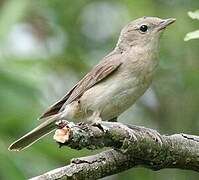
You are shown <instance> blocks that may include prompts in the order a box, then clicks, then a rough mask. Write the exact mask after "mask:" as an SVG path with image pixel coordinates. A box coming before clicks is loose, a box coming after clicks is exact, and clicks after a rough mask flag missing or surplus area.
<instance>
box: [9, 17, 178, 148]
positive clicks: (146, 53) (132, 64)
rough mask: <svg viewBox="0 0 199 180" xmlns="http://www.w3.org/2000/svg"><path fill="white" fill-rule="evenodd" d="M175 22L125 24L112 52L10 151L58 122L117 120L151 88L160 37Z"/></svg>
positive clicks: (151, 20)
mask: <svg viewBox="0 0 199 180" xmlns="http://www.w3.org/2000/svg"><path fill="white" fill-rule="evenodd" d="M174 21H175V19H173V18H170V19H160V18H157V17H142V18H139V19H136V20H135V21H132V22H130V23H129V24H127V25H126V26H125V27H124V28H123V29H122V31H121V34H120V36H119V40H118V43H117V45H116V47H115V48H114V50H113V51H112V52H110V53H109V54H108V55H107V56H105V57H104V58H103V59H102V61H101V62H100V63H99V64H98V65H96V66H95V67H94V68H93V69H92V70H91V71H90V72H89V73H88V74H87V75H86V76H85V77H84V78H83V79H82V80H80V81H79V82H78V83H77V84H76V85H75V86H74V87H73V88H72V89H71V90H70V91H69V92H68V93H67V94H66V95H65V96H64V97H63V98H62V99H61V100H59V101H58V102H57V103H55V104H54V105H52V106H51V107H50V108H49V109H48V110H47V111H46V112H45V113H44V114H43V115H42V116H41V117H40V119H44V121H43V122H42V123H41V124H40V125H39V126H37V127H36V128H35V129H33V130H32V131H30V132H29V133H27V134H26V135H24V136H23V137H21V138H20V139H18V140H17V141H15V142H14V143H13V144H11V145H10V147H9V150H15V151H20V150H22V149H24V148H26V147H28V146H30V145H31V144H32V143H34V142H35V141H37V140H38V139H40V138H41V137H43V136H45V135H46V134H48V133H50V132H51V131H52V130H54V129H55V127H56V126H55V122H57V121H59V120H63V119H65V120H68V121H86V120H94V121H99V120H106V121H111V120H114V119H116V118H117V117H118V116H119V115H120V114H121V113H122V112H124V111H125V110H126V109H128V108H129V107H130V106H131V105H132V104H134V103H135V101H136V100H137V99H138V98H139V97H140V96H141V95H142V94H143V93H144V92H145V91H146V90H147V88H148V87H149V85H150V84H151V81H152V77H153V75H154V72H155V69H156V67H157V65H158V51H159V39H160V35H161V34H162V32H163V31H164V29H165V28H166V27H167V26H168V25H170V24H172V23H173V22H174Z"/></svg>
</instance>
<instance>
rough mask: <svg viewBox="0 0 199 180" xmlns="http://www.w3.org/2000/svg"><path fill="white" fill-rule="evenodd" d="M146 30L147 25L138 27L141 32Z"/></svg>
mask: <svg viewBox="0 0 199 180" xmlns="http://www.w3.org/2000/svg"><path fill="white" fill-rule="evenodd" d="M147 30H148V26H147V25H141V26H140V31H141V32H146V31H147Z"/></svg>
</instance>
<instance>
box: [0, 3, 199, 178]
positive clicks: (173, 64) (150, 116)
mask: <svg viewBox="0 0 199 180" xmlns="http://www.w3.org/2000/svg"><path fill="white" fill-rule="evenodd" d="M197 8H199V1H198V0H139V1H138V0H137V1H136V0H109V1H105V0H104V1H102V0H101V1H97V0H73V1H69V0H42V1H30V0H11V1H10V0H1V1H0V118H1V120H0V179H2V180H12V179H14V180H18V179H19V180H20V179H25V178H28V177H33V176H36V175H39V174H41V173H43V172H46V171H48V170H51V169H54V168H57V167H60V166H63V165H66V164H67V163H69V161H70V159H71V158H73V157H78V156H84V155H90V154H94V153H96V152H94V151H86V150H81V151H76V150H72V149H70V148H58V146H57V144H56V143H55V142H54V141H53V139H52V135H50V136H48V137H45V138H44V139H42V140H41V141H39V142H38V143H36V144H34V145H33V146H31V147H30V148H28V149H26V150H25V151H22V152H20V153H17V152H9V151H8V150H7V147H8V146H9V144H10V143H11V142H12V141H13V140H15V139H16V138H18V137H19V136H21V135H23V134H24V133H25V132H27V131H28V130H30V129H31V128H33V127H34V126H35V125H36V124H38V121H37V117H38V116H39V115H40V114H41V113H42V112H43V111H44V110H46V108H47V107H48V106H49V105H51V104H52V103H54V102H55V101H56V100H58V99H59V98H60V97H62V96H63V95H64V94H65V93H66V91H67V90H69V88H71V87H72V86H73V85H74V83H75V82H77V81H78V79H80V78H81V77H82V76H83V75H84V74H85V73H86V72H87V71H88V70H89V69H90V68H91V67H92V66H93V65H95V64H96V63H97V62H98V61H99V60H100V59H101V58H102V57H103V56H105V55H106V54H107V53H108V52H110V51H111V50H112V48H113V47H114V46H115V44H116V42H117V38H118V35H119V33H120V30H121V28H122V27H123V26H124V25H125V24H126V23H127V22H129V21H131V20H133V19H136V18H138V17H142V16H158V17H162V18H169V17H175V18H176V19H177V21H176V23H175V24H173V25H172V26H170V27H169V28H168V29H167V30H166V32H165V33H164V35H163V37H162V40H161V49H160V66H159V68H158V71H157V73H156V77H155V79H154V81H153V84H152V86H151V88H150V89H149V90H148V91H147V92H146V93H145V95H144V96H143V97H142V98H141V99H140V100H139V101H138V102H137V104H136V105H134V106H133V107H132V108H130V109H129V110H128V111H127V112H125V113H124V114H123V115H122V116H121V117H120V121H122V122H127V123H129V124H136V125H142V126H146V127H151V128H154V129H157V130H158V131H159V132H161V133H164V134H172V133H180V132H185V133H190V134H196V135H199V133H198V130H199V40H191V41H188V42H184V41H183V39H184V36H185V34H186V33H187V32H190V31H193V30H196V29H198V27H199V23H198V21H197V20H192V19H191V18H189V17H188V16H187V12H188V11H192V10H196V9H197ZM107 179H114V180H115V179H118V180H121V179H136V180H145V179H147V180H198V179H199V174H198V173H194V172H191V171H183V170H176V169H166V170H161V171H158V172H153V171H151V170H148V169H144V168H134V169H130V170H129V171H126V172H123V173H120V174H118V175H115V176H111V177H108V178H107Z"/></svg>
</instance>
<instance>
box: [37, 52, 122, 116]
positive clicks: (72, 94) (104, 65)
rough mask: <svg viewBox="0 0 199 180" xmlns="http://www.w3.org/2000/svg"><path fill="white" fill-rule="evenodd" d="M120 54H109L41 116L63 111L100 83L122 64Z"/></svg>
mask: <svg viewBox="0 0 199 180" xmlns="http://www.w3.org/2000/svg"><path fill="white" fill-rule="evenodd" d="M121 64H122V63H121V61H120V58H118V55H113V56H107V58H105V59H104V60H103V61H101V62H100V63H99V64H98V65H97V66H95V67H94V68H93V69H92V70H91V71H90V72H89V73H88V74H87V75H86V76H84V78H83V79H82V80H81V81H79V82H78V83H77V84H76V85H75V86H74V87H73V88H72V89H71V90H70V91H69V92H68V93H67V94H66V95H65V96H64V97H63V98H62V99H61V100H59V101H58V102H57V103H55V104H54V105H52V106H51V107H50V108H49V109H48V110H47V111H46V112H45V113H44V114H43V115H42V116H41V117H40V119H41V118H45V117H48V116H51V115H54V114H57V113H58V112H60V111H62V110H63V109H64V107H65V106H66V105H67V104H70V103H71V102H73V101H75V100H77V99H78V98H79V97H81V96H82V94H83V93H84V92H85V91H86V90H88V89H90V88H91V87H93V86H94V85H95V84H97V83H99V82H100V81H102V80H103V79H105V78H106V77H108V76H109V75H110V74H112V73H113V72H114V71H116V70H117V69H118V68H119V66H120V65H121Z"/></svg>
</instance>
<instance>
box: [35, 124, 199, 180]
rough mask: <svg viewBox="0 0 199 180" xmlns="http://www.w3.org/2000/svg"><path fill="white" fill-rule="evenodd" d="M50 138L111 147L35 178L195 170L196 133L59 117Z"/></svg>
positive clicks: (198, 163)
mask: <svg viewBox="0 0 199 180" xmlns="http://www.w3.org/2000/svg"><path fill="white" fill-rule="evenodd" d="M57 127H58V128H57V130H56V132H55V135H54V137H53V138H54V139H55V140H56V141H57V142H58V143H59V144H60V146H68V147H71V148H73V149H77V150H79V149H83V148H87V149H92V150H95V149H99V148H103V147H110V148H113V149H110V150H107V151H104V152H101V153H99V154H96V155H92V156H87V157H81V158H76V159H73V160H72V161H71V164H69V165H67V166H64V167H61V168H58V169H55V170H53V171H49V172H47V173H45V174H43V175H41V176H38V177H35V178H33V179H32V180H38V179H44V180H45V179H51V180H55V179H78V180H79V179H80V180H81V179H99V178H102V177H105V176H109V175H112V174H116V173H119V172H122V171H124V170H127V169H129V168H133V167H135V166H144V167H146V168H150V169H152V170H160V169H164V168H179V169H187V170H193V171H196V172H199V137H198V136H194V135H187V134H174V135H171V136H166V135H160V134H159V133H158V132H157V131H155V130H152V129H148V128H145V127H140V126H129V125H125V124H122V123H119V122H104V121H103V122H98V123H95V124H85V123H78V124H74V123H73V122H68V121H61V122H59V123H58V124H57Z"/></svg>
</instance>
